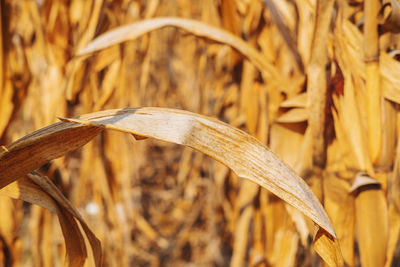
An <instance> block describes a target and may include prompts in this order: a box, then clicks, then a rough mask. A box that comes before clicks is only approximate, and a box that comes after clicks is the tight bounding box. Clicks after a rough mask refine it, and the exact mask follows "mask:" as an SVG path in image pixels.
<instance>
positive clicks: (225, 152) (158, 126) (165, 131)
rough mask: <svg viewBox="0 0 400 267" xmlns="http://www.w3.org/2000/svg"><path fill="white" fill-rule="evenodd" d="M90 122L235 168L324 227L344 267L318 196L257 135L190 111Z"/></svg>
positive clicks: (131, 113)
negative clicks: (183, 148)
mask: <svg viewBox="0 0 400 267" xmlns="http://www.w3.org/2000/svg"><path fill="white" fill-rule="evenodd" d="M65 120H67V121H70V122H77V123H82V124H86V125H96V126H101V127H105V128H109V129H114V130H119V131H124V132H129V133H132V134H135V135H141V136H145V137H153V138H156V139H160V140H164V141H168V142H173V143H177V144H182V145H186V146H189V147H191V148H193V149H196V150H199V151H201V152H203V153H205V154H207V155H209V156H211V157H213V158H215V159H216V160H218V161H220V162H222V163H224V164H225V165H227V166H229V167H230V168H232V170H233V171H234V172H235V173H236V174H238V176H239V177H242V178H246V179H249V180H251V181H253V182H255V183H257V184H259V185H261V186H262V187H264V188H266V189H268V190H269V191H271V192H272V193H274V194H276V195H277V196H279V197H280V198H282V199H283V200H285V201H287V202H288V203H289V204H291V205H293V206H294V207H296V208H298V209H299V210H300V211H302V212H303V213H304V214H305V215H306V216H308V217H309V218H311V219H312V220H313V221H314V222H315V223H316V224H317V225H319V227H320V230H319V232H318V233H319V235H318V237H319V238H318V241H322V242H318V243H317V246H316V247H317V248H318V249H321V250H324V255H321V256H322V257H323V258H324V259H325V260H326V261H327V262H328V264H330V265H331V266H341V265H342V261H341V254H340V250H339V249H338V245H337V244H336V241H335V240H336V236H335V233H334V230H333V228H332V226H331V224H330V222H329V219H328V218H327V216H326V213H325V211H324V210H323V208H322V206H321V204H320V203H319V202H318V200H317V199H316V197H315V195H314V194H313V193H312V192H311V190H310V189H309V188H308V186H307V185H306V183H305V182H304V181H303V180H302V179H301V178H299V177H298V176H297V175H296V174H295V173H294V171H292V170H291V168H290V167H288V166H287V165H285V164H283V163H282V162H281V160H280V159H279V158H278V157H277V156H276V155H275V154H274V153H272V152H271V151H270V150H269V149H268V148H267V147H265V146H264V145H263V144H262V143H260V142H259V141H258V140H257V139H255V138H253V137H251V136H249V135H248V134H246V133H244V132H242V131H240V130H238V129H235V128H233V127H231V126H229V125H227V124H225V123H222V122H219V121H217V120H214V119H210V118H207V117H204V116H200V115H196V114H193V113H190V112H185V111H179V110H172V109H163V108H138V109H129V108H127V109H120V110H109V111H102V112H96V113H92V114H87V115H83V116H80V117H79V118H77V119H65Z"/></svg>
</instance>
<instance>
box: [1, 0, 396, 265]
mask: <svg viewBox="0 0 400 267" xmlns="http://www.w3.org/2000/svg"><path fill="white" fill-rule="evenodd" d="M0 7H1V27H0V29H1V42H0V45H1V49H0V83H1V86H0V145H3V146H6V145H8V144H10V143H12V142H13V141H15V140H17V139H18V138H21V137H23V136H25V135H27V134H28V133H31V132H33V131H35V130H37V129H40V128H42V127H45V126H47V125H49V124H52V123H54V122H57V121H58V120H57V117H74V116H76V115H80V114H84V113H89V112H94V111H99V110H104V109H116V108H126V107H144V106H155V107H168V108H176V109H183V110H187V111H191V112H195V113H199V114H203V115H207V116H211V117H215V118H218V119H220V120H222V121H224V122H227V123H229V124H230V125H232V126H235V127H238V128H240V129H242V130H244V131H246V132H248V133H249V134H251V135H253V136H254V137H256V138H257V139H258V140H260V141H261V142H263V143H264V144H266V145H267V146H268V147H270V148H271V150H272V151H274V152H275V153H277V154H278V155H279V156H280V157H281V158H282V159H283V160H284V161H285V162H286V163H287V164H288V165H290V166H292V167H293V168H294V169H295V170H296V172H297V173H298V174H299V175H300V176H301V177H302V178H303V179H304V180H305V181H306V182H307V184H308V185H309V186H310V187H311V189H312V190H313V192H314V194H315V195H316V196H317V197H318V199H319V200H320V201H321V203H322V204H323V206H324V208H325V210H326V212H327V214H328V215H329V218H330V220H331V222H332V225H333V227H334V229H335V232H336V234H337V237H338V240H339V243H340V249H341V252H342V255H343V258H344V262H345V264H346V266H377V267H379V266H387V267H389V266H400V247H399V244H398V237H399V234H400V165H399V164H400V143H399V142H398V141H397V136H398V135H399V133H400V117H399V115H400V113H399V111H400V109H399V105H398V103H400V62H399V60H400V50H399V46H400V37H399V35H398V32H400V2H398V1H397V0H391V1H389V0H388V1H386V0H383V1H379V0H364V1H362V0H337V1H333V0H265V1H261V0H203V1H190V0H169V1H161V0H147V1H146V0H136V1H135V0H132V1H129V0H119V1H110V0H70V1H67V0H54V1H46V0H35V1H34V0H21V1H10V0H2V1H1V6H0ZM124 25H131V28H129V34H128V35H123V34H122V35H121V33H118V32H117V33H116V34H119V35H118V36H117V37H116V36H115V35H113V36H111V37H110V38H111V39H110V38H108V39H103V40H101V39H99V43H98V44H100V46H97V47H95V48H93V46H92V48H90V45H95V43H94V42H93V43H91V42H92V41H93V40H94V39H95V38H96V37H98V36H100V35H102V34H104V33H107V32H109V31H112V30H114V29H116V28H117V27H120V26H124ZM107 42H108V43H107ZM114 43H115V44H114ZM102 44H103V47H102V46H101V45H102ZM90 49H92V50H90ZM95 50H96V51H95ZM78 54H79V55H78ZM3 148H4V149H5V150H6V148H5V147H3ZM0 164H1V161H0ZM39 172H40V173H41V174H42V175H46V176H48V177H49V178H50V179H51V180H52V181H53V182H54V183H55V184H56V185H57V187H58V188H59V189H60V190H61V192H62V193H63V194H64V195H65V196H66V198H68V199H69V200H70V201H71V202H72V204H73V205H74V207H75V208H76V209H77V210H78V211H79V212H80V213H81V214H82V217H83V219H84V220H85V221H86V223H87V224H88V226H89V227H90V229H92V231H93V232H94V233H95V234H96V236H97V237H98V238H99V240H100V241H101V244H102V249H103V254H104V255H103V257H104V259H103V263H104V266H121V267H122V266H260V267H261V266H325V263H324V262H323V261H322V260H321V259H320V258H319V256H318V255H317V254H316V252H315V251H314V249H313V247H312V240H313V237H314V236H313V233H314V225H313V224H312V222H311V220H309V219H307V218H305V217H304V216H303V215H302V214H301V213H299V211H298V210H296V209H295V208H293V207H292V206H290V205H288V204H286V203H285V202H284V201H282V200H280V199H279V198H277V197H276V196H274V195H273V194H271V193H270V192H268V191H267V190H265V189H261V187H260V186H258V185H256V184H255V183H253V182H251V181H247V180H245V179H238V177H237V176H236V175H235V174H233V172H231V171H230V170H229V169H228V168H227V167H225V166H224V165H222V164H221V163H219V162H217V161H215V160H214V159H212V158H210V157H208V156H205V155H203V154H201V153H199V152H196V151H194V150H192V149H191V148H188V147H183V146H178V145H174V144H170V143H166V142H163V141H156V140H153V139H147V140H144V141H136V140H135V138H133V137H132V136H131V135H129V134H123V133H120V132H115V131H104V132H102V133H101V134H100V135H99V136H97V137H95V138H94V139H93V140H92V141H91V142H90V143H88V144H87V145H85V146H83V147H82V148H81V149H78V150H75V151H73V152H70V153H68V154H67V155H66V156H64V157H62V158H58V159H55V160H53V161H51V162H49V163H48V164H46V165H44V166H43V167H41V169H40V170H39ZM0 193H1V190H0ZM65 254H66V247H65V244H64V237H63V234H62V231H61V228H60V226H59V223H58V219H57V215H56V214H54V213H51V212H49V211H47V210H45V209H43V208H42V207H39V206H36V205H31V204H28V203H26V202H22V201H20V200H14V199H12V198H9V197H8V196H0V266H63V265H64V258H65ZM92 265H93V260H89V261H88V263H87V266H92Z"/></svg>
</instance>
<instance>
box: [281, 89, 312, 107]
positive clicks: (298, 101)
mask: <svg viewBox="0 0 400 267" xmlns="http://www.w3.org/2000/svg"><path fill="white" fill-rule="evenodd" d="M306 106H307V93H301V94H298V95H296V96H294V97H292V98H289V99H287V100H285V101H283V102H282V103H281V107H282V108H305V107H306Z"/></svg>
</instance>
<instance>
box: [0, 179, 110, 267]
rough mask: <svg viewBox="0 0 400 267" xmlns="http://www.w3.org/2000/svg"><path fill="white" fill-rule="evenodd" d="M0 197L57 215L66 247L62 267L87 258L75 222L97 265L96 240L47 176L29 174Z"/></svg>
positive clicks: (81, 263) (75, 263) (6, 189)
mask: <svg viewBox="0 0 400 267" xmlns="http://www.w3.org/2000/svg"><path fill="white" fill-rule="evenodd" d="M0 195H5V196H9V197H12V198H16V199H21V200H24V201H27V202H30V203H33V204H36V205H39V206H41V207H43V208H45V209H47V210H49V211H51V212H53V213H56V214H57V216H58V218H59V221H60V225H61V228H62V231H63V235H64V238H65V244H66V248H67V255H66V261H65V266H83V265H84V263H85V259H86V257H87V253H86V247H85V242H84V239H83V236H82V233H81V230H80V229H79V227H78V225H77V223H76V221H75V219H74V218H76V219H78V221H79V222H80V224H81V226H82V228H83V230H84V232H85V234H86V236H87V237H88V240H89V242H90V245H91V247H92V249H93V256H94V259H95V263H96V266H101V259H102V255H101V253H102V252H101V245H100V241H99V240H98V239H97V238H96V236H95V235H94V234H93V232H92V231H91V230H90V229H89V227H88V226H87V225H86V223H85V222H84V220H83V219H82V217H81V216H80V215H79V213H78V212H77V211H76V210H75V208H74V207H73V206H72V204H71V203H70V202H69V201H68V200H67V199H66V198H65V197H64V196H63V195H62V193H61V192H60V191H59V190H58V189H57V187H56V186H55V185H54V184H53V183H52V181H51V180H49V179H48V178H47V177H41V176H39V175H37V174H29V175H28V176H26V177H24V178H21V179H19V180H18V181H15V182H13V183H11V184H9V185H7V186H5V187H3V188H2V189H0Z"/></svg>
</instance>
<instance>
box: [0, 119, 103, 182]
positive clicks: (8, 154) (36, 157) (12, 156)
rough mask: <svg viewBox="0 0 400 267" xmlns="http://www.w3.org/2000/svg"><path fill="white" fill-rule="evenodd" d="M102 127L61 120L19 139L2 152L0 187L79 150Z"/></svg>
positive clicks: (0, 156) (0, 155)
mask: <svg viewBox="0 0 400 267" xmlns="http://www.w3.org/2000/svg"><path fill="white" fill-rule="evenodd" d="M101 131H102V129H101V128H99V127H83V126H79V125H77V124H75V123H65V122H58V123H55V124H52V125H49V126H47V127H45V128H42V129H40V130H38V131H35V132H33V133H31V134H28V135H26V136H24V137H23V138H21V139H19V140H17V141H15V142H14V143H12V144H11V145H9V146H7V147H6V148H4V149H3V151H1V152H0V189H1V188H3V187H4V186H6V185H8V184H10V183H11V182H13V181H15V180H16V179H18V178H20V177H23V176H24V175H26V174H27V173H29V172H31V171H33V170H35V169H37V168H39V167H40V166H42V165H43V164H45V163H46V162H49V161H50V160H52V159H55V158H58V157H61V156H63V155H65V154H66V153H67V152H69V151H72V150H75V149H77V148H79V147H81V146H83V145H84V144H86V143H87V142H89V141H90V140H91V139H92V138H93V137H95V136H96V135H97V134H99V133H100V132H101Z"/></svg>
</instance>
